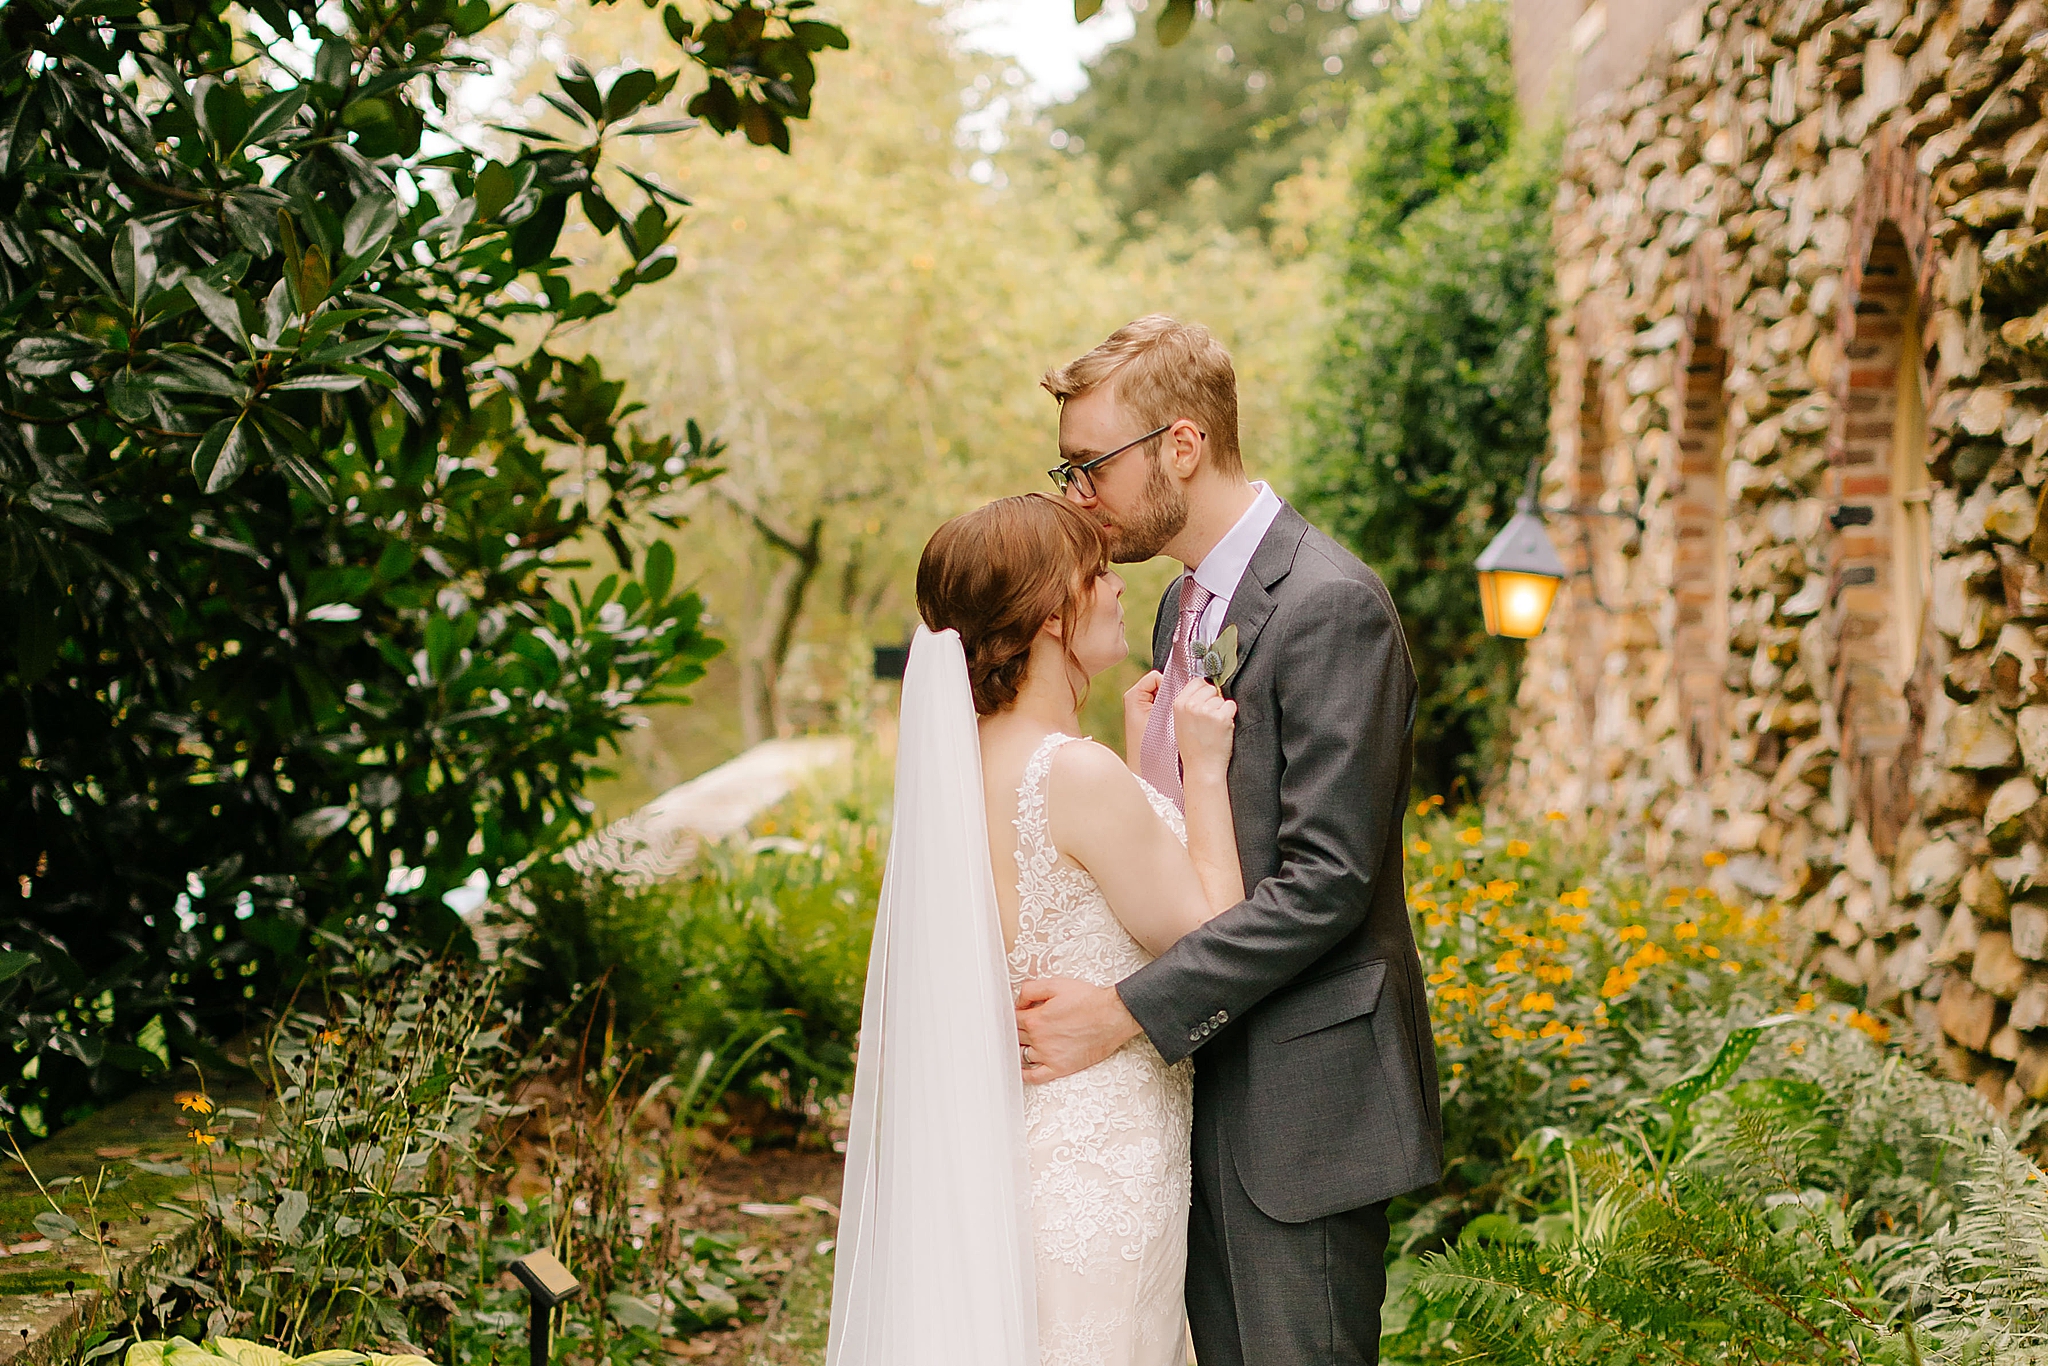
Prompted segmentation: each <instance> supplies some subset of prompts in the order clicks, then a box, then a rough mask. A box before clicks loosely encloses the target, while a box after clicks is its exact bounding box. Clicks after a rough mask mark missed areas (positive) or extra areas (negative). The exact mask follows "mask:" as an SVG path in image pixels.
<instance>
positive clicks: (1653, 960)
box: [1384, 803, 2048, 1363]
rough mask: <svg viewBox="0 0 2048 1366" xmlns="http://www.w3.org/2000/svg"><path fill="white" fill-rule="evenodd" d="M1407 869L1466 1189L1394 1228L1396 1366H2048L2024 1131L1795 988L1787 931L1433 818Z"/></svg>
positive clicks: (1450, 1142) (1419, 835)
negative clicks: (1909, 1364) (1507, 1365)
mask: <svg viewBox="0 0 2048 1366" xmlns="http://www.w3.org/2000/svg"><path fill="white" fill-rule="evenodd" d="M1408 854H1409V879H1410V886H1409V897H1410V906H1411V910H1412V912H1413V915H1414V919H1415V927H1416V934H1417V942H1418V947H1419V949H1420V951H1421V954H1422V957H1423V959H1424V965H1425V967H1426V968H1428V969H1429V970H1430V972H1429V981H1430V984H1431V987H1432V993H1433V994H1432V1015H1433V1018H1434V1020H1435V1025H1436V1031H1437V1046H1438V1058H1439V1062H1440V1064H1441V1069H1442V1083H1443V1091H1444V1100H1445V1127H1446V1139H1447V1146H1448V1148H1449V1156H1450V1168H1449V1171H1448V1173H1447V1175H1446V1177H1445V1180H1444V1181H1443V1183H1442V1184H1441V1186H1440V1187H1439V1188H1438V1190H1437V1191H1435V1192H1433V1193H1426V1194H1427V1195H1428V1198H1427V1199H1424V1200H1417V1201H1410V1202H1405V1204H1404V1206H1403V1207H1402V1208H1401V1209H1399V1210H1398V1211H1397V1217H1398V1218H1399V1223H1398V1225H1397V1230H1396V1238H1395V1247H1394V1252H1395V1261H1394V1265H1393V1267H1392V1271H1391V1277H1390V1279H1391V1281H1392V1283H1393V1285H1394V1287H1395V1293H1394V1295H1393V1296H1392V1298H1391V1301H1390V1304H1389V1311H1388V1315H1387V1320H1386V1325H1385V1326H1386V1330H1387V1334H1388V1336H1387V1340H1386V1342H1385V1344H1384V1347H1385V1352H1386V1356H1387V1358H1388V1359H1389V1360H1397V1361H1415V1362H1420V1361H1450V1360H1461V1361H1469V1360H1485V1361H1500V1362H1516V1363H1520V1362H1528V1363H1535V1362H1554V1361H1567V1360H1569V1361H1615V1362H1620V1361H1628V1362H1633V1363H1642V1362H1672V1363H1683V1362H1704V1361H1709V1360H1712V1361H1721V1360H1739V1361H1755V1362H1792V1361H1800V1362H1808V1361H1842V1362H1862V1361H1872V1362H1875V1361H1900V1362H1905V1361H1914V1362H1919V1361H1927V1362H1962V1361H1978V1360H1983V1361H2017V1360H2026V1359H2032V1358H2031V1357H2029V1356H2027V1353H2029V1352H2036V1353H2037V1352H2039V1351H2040V1350H2041V1349H2042V1348H2043V1347H2044V1346H2048V1294H2044V1287H2048V1242H2044V1240H2043V1238H2042V1236H2041V1235H2042V1233H2043V1231H2044V1230H2048V1196H2044V1193H2043V1190H2042V1182H2041V1180H2040V1170H2039V1168H2038V1167H2036V1166H2035V1164H2034V1163H2033V1161H2032V1160H2031V1159H2030V1158H2028V1157H2027V1156H2026V1155H2025V1154H2024V1153H2023V1152H2022V1151H2021V1148H2020V1146H2019V1145H2020V1143H2021V1142H2022V1141H2023V1140H2024V1139H2026V1138H2027V1137H2028V1136H2029V1135H2030V1134H2031V1133H2032V1131H2033V1129H2034V1125H2035V1120H2034V1118H2033V1117H2032V1116H2022V1117H2019V1119H2018V1120H2017V1122H2016V1123H2015V1124H2013V1125H2011V1126H2008V1124H2007V1123H2006V1122H2005V1121H2003V1120H2001V1118H2000V1117H1999V1116H1997V1115H1996V1114H1994V1113H1993V1112H1992V1110H1991V1109H1990V1108H1989V1107H1988V1106H1987V1105H1986V1104H1985V1102H1984V1101H1983V1100H1982V1098H1980V1097H1979V1096H1978V1095H1977V1094H1976V1093H1975V1092H1974V1091H1971V1090H1970V1089H1969V1088H1967V1087H1964V1086H1961V1085H1958V1084H1955V1083H1952V1082H1948V1081H1943V1080H1939V1079H1937V1078H1936V1077H1934V1076H1933V1075H1931V1073H1930V1072H1929V1071H1928V1070H1927V1064H1928V1062H1929V1059H1928V1058H1926V1057H1924V1056H1922V1055H1920V1054H1918V1053H1917V1052H1916V1051H1915V1046H1914V1041H1912V1040H1910V1039H1908V1038H1905V1037H1904V1036H1903V1033H1902V1030H1903V1027H1902V1026H1901V1025H1899V1024H1898V1023H1897V1022H1895V1021H1887V1020H1885V1019H1881V1018H1879V1017H1878V1016H1876V1015H1873V1014H1870V1013H1867V1012H1865V1011H1863V1010H1860V1009H1857V1008H1856V1007H1855V1006H1854V1005H1853V1004H1851V1003H1837V1002H1829V1001H1825V1000H1819V999H1816V997H1815V996H1814V995H1813V994H1811V993H1809V992H1807V991H1805V990H1803V989H1802V988H1801V985H1800V983H1799V981H1798V980H1797V979H1796V976H1795V974H1794V972H1793V971H1792V970H1791V969H1790V968H1789V967H1788V966H1787V964H1788V963H1790V962H1792V961H1794V960H1795V959H1796V954H1797V946H1796V944H1790V943H1787V942H1786V939H1785V937H1784V933H1783V927H1782V926H1781V924H1780V922H1779V918H1778V916H1777V914H1776V912H1775V910H1774V908H1770V907H1763V908H1751V907H1744V906H1735V905H1730V904H1728V903H1725V902H1723V901H1722V900H1720V898H1719V897H1717V896H1716V895H1715V893H1714V892H1713V890H1712V889H1711V888H1710V887H1708V886H1704V885H1682V884H1678V883H1674V882H1672V881H1670V880H1668V879H1663V880H1654V881H1653V880H1651V879H1648V878H1645V877H1642V876H1640V875H1639V874H1634V873H1631V872H1629V871H1628V870H1626V869H1623V868H1618V867H1615V866H1613V865H1612V864H1610V863H1607V862H1606V861H1604V860H1601V859H1600V858H1598V857H1596V856H1594V854H1593V853H1592V851H1590V850H1588V849H1586V848H1583V847H1578V846H1575V845H1574V844H1573V843H1572V842H1571V841H1569V840H1567V839H1566V838H1564V837H1562V836H1561V835H1558V834H1556V833H1552V832H1550V831H1528V830H1516V829H1503V828H1499V827H1495V826H1489V825H1487V824H1485V823H1482V822H1481V821H1480V820H1479V819H1478V818H1477V817H1476V816H1473V815H1465V816H1460V817H1457V818H1450V817H1446V816H1445V815H1444V814H1442V812H1441V810H1440V809H1438V807H1437V806H1436V805H1435V804H1433V803H1424V804H1423V805H1422V808H1421V809H1420V810H1419V811H1418V814H1417V819H1416V821H1415V822H1414V823H1413V830H1412V833H1411V836H1410V843H1409V846H1408ZM1718 862H1719V858H1718V856H1716V855H1713V854H1709V855H1708V856H1707V859H1706V866H1704V867H1702V868H1701V869H1700V870H1699V872H1700V880H1701V881H1702V882H1706V881H1709V880H1710V874H1711V870H1712V868H1713V867H1714V866H1716V865H1717V864H1718Z"/></svg>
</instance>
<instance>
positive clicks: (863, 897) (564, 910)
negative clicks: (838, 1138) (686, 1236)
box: [515, 748, 889, 1128]
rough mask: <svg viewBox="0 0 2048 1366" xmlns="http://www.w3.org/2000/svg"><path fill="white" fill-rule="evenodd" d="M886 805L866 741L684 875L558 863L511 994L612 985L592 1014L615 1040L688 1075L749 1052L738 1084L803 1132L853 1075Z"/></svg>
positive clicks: (708, 851)
mask: <svg viewBox="0 0 2048 1366" xmlns="http://www.w3.org/2000/svg"><path fill="white" fill-rule="evenodd" d="M888 803H889V786H888V770H887V764H886V760H885V759H884V758H883V757H882V756H881V755H879V754H878V753H876V752H875V751H874V750H873V749H872V748H863V749H861V750H860V751H859V752H858V753H857V754H856V757H855V759H854V763H853V767H852V770H851V771H850V773H846V774H839V775H833V776H828V777H826V778H824V779H821V780H819V781H818V782H816V783H814V784H812V785H810V786H807V787H805V788H803V789H802V790H800V791H798V792H797V793H796V794H794V795H793V796H791V797H790V798H789V799H788V800H787V801H784V802H782V803H781V804H779V805H778V806H776V807H775V808H774V809H773V810H771V811H770V812H768V813H767V814H766V815H765V816H763V817H762V818H760V819H759V820H757V821H756V822H755V823H754V826H753V828H752V830H751V831H750V834H749V837H748V838H745V839H739V840H733V841H728V842H725V843H721V844H713V845H709V846H707V847H705V848H704V849H703V850H702V851H701V853H700V855H699V858H698V861H697V862H696V864H695V865H694V866H693V867H692V868H691V869H690V870H689V871H688V872H687V873H685V874H684V875H683V876H682V877H680V878H677V879H675V880H674V881H671V882H668V883H664V884H660V885H657V886H654V887H646V888H630V887H626V886H623V885H621V884H620V883H618V882H617V881H615V880H612V879H608V878H598V879H583V878H579V877H576V876H574V875H572V874H569V873H568V872H567V871H566V870H558V871H557V872H556V873H554V874H552V875H551V877H552V878H553V882H552V884H551V894H550V895H549V896H548V897H547V898H546V899H545V900H544V901H540V902H537V903H536V904H535V905H534V906H533V907H532V908H531V910H530V912H529V913H528V915H527V917H526V926H525V930H526V937H525V938H524V939H523V940H522V941H521V946H520V948H519V950H518V956H519V958H520V960H521V964H522V966H521V967H520V968H519V969H517V972H516V986H515V990H516V991H517V992H518V993H519V994H520V998H521V999H522V1000H525V1001H528V1002H546V1001H560V1000H563V999H566V998H567V997H568V996H569V995H570V994H572V993H573V992H574V991H575V990H576V989H577V987H578V985H579V984H596V983H602V987H603V991H602V995H601V997H599V998H592V1001H591V1007H592V1008H597V1009H602V1010H603V1011H605V1012H606V1019H607V1021H608V1025H609V1027H610V1028H611V1029H612V1030H614V1031H615V1032H616V1033H617V1034H618V1035H619V1036H620V1037H621V1038H623V1039H625V1040H627V1041H629V1042H630V1043H631V1044H632V1046H634V1047H637V1048H646V1049H651V1050H652V1051H653V1056H654V1057H655V1058H657V1059H660V1060H663V1061H662V1062H661V1064H660V1065H661V1066H664V1067H668V1068H669V1069H671V1070H672V1072H673V1073H674V1074H675V1075H676V1076H678V1077H682V1078H688V1077H691V1076H693V1075H695V1074H696V1073H697V1072H698V1071H699V1070H700V1069H705V1068H709V1069H711V1071H710V1075H711V1076H712V1077H713V1078H714V1079H716V1078H719V1077H722V1076H723V1075H724V1074H725V1072H726V1071H727V1070H728V1069H729V1068H730V1067H732V1066H733V1065H734V1064H735V1062H736V1061H737V1060H738V1059H740V1058H742V1057H743V1056H744V1057H746V1058H747V1059H748V1062H747V1065H746V1067H745V1068H744V1069H743V1070H742V1071H741V1072H740V1073H738V1074H736V1076H735V1078H734V1080H735V1081H736V1082H737V1083H738V1084H739V1086H740V1088H741V1089H743V1090H747V1091H751V1092H753V1093H755V1094H756V1095H757V1096H758V1097H759V1098H760V1099H763V1100H766V1101H767V1102H768V1103H769V1104H770V1105H771V1106H772V1107H773V1109H774V1110H775V1111H778V1112H780V1114H781V1115H782V1116H783V1120H782V1123H783V1125H784V1126H785V1127H794V1128H801V1127H802V1126H803V1125H804V1124H806V1123H808V1122H810V1121H813V1120H815V1119H817V1118H818V1117H819V1115H820V1113H821V1111H820V1107H821V1105H822V1104H823V1103H824V1102H828V1101H830V1100H832V1099H833V1098H835V1097H837V1096H839V1095H842V1094H844V1093H845V1092H846V1091H848V1090H849V1089H850V1088H851V1087H852V1084H853V1047H854V1041H855V1035H856V1034H857V1033H858V1032H859V1029H860V1005H861V992H862V990H863V988H864V986H865V983H866V979H867V955H868V942H869V938H870V936H871V935H872V933H873V929H874V916H875V905H876V902H877V901H878V900H879V898H880V896H881V884H882V869H883V865H884V862H885V860H886V856H887V851H888V828H887V818H888ZM600 1002H601V1004H600ZM529 1008H531V1007H529ZM707 1060H708V1061H707ZM718 1091H719V1088H717V1087H715V1086H714V1087H713V1088H712V1093H711V1094H708V1095H706V1096H704V1097H703V1099H704V1100H705V1101H706V1103H710V1104H715V1103H717V1102H718V1101H719V1100H720V1099H722V1096H721V1095H720V1094H719V1093H718Z"/></svg>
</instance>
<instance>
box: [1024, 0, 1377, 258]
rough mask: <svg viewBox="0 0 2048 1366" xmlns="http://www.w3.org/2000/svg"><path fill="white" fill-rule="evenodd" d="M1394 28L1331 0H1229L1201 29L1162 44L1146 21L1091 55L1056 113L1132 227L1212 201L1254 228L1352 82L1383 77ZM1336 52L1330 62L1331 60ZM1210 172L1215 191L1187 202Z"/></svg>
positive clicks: (1236, 226)
mask: <svg viewBox="0 0 2048 1366" xmlns="http://www.w3.org/2000/svg"><path fill="white" fill-rule="evenodd" d="M1394 27H1395V25H1394V22H1393V20H1391V19H1389V18H1388V17H1386V16H1385V15H1376V16H1371V17H1368V18H1365V19H1353V18H1352V17H1351V16H1350V15H1349V14H1347V13H1346V12H1345V10H1344V8H1343V7H1342V6H1341V5H1338V4H1336V3H1334V0H1303V3H1299V4H1292V5H1278V4H1256V5H1246V4H1230V5H1226V6H1224V7H1222V8H1221V9H1220V10H1219V11H1218V13H1217V17H1216V20H1215V22H1214V23H1213V24H1207V25H1204V27H1203V28H1202V31H1201V33H1200V35H1199V38H1200V41H1198V42H1191V43H1186V44H1182V45H1179V46H1174V47H1170V48H1166V47H1162V45H1161V43H1160V41H1159V38H1158V36H1157V34H1156V32H1155V31H1154V30H1153V29H1152V28H1151V27H1150V26H1144V27H1140V28H1139V30H1138V32H1137V33H1136V34H1135V35H1133V36H1132V37H1131V38H1129V39H1126V40H1125V41H1123V42H1120V43H1117V44H1115V45H1114V46H1112V47H1110V48H1108V49H1107V50H1106V51H1104V52H1103V54H1102V55H1101V56H1100V57H1098V58H1097V59H1096V60H1095V62H1094V64H1093V66H1092V68H1091V70H1090V72H1089V80H1088V88H1087V89H1086V90H1085V91H1083V92H1082V93H1081V94H1080V95H1079V96H1078V97H1077V98H1076V99H1075V100H1074V101H1073V102H1072V103H1071V104H1068V105H1067V106H1065V107H1064V108H1062V109H1061V110H1059V111H1058V115H1057V116H1058V118H1059V122H1060V126H1061V127H1062V128H1064V129H1065V130H1066V131H1067V132H1068V133H1070V134H1072V135H1074V136H1077V137H1079V138H1080V139H1081V140H1082V142H1083V144H1084V146H1085V148H1086V150H1088V151H1089V152H1092V153H1094V154H1095V156H1096V158H1097V159H1098V160H1099V162H1100V164H1101V166H1102V170H1103V184H1104V186H1105V188H1106V189H1107V190H1108V191H1109V194H1110V196H1111V198H1112V200H1113V201H1114V203H1115V204H1116V207H1117V213H1118V216H1119V217H1121V218H1122V220H1123V222H1124V225H1125V227H1126V228H1127V229H1129V230H1131V231H1134V232H1139V231H1144V230H1145V229H1147V228H1148V227H1150V226H1153V225H1156V224H1157V223H1159V222H1161V221H1178V220H1187V219H1189V218H1191V217H1196V216H1205V215H1210V214H1213V216H1214V221H1216V222H1219V223H1221V224H1222V225H1223V226H1225V227H1228V228H1231V229H1233V230H1236V231H1258V230H1261V229H1262V228H1263V227H1264V226H1265V224H1264V219H1263V212H1264V210H1265V207H1266V204H1267V202H1268V201H1269V200H1270V199H1271V198H1272V194H1273V187H1274V185H1276V184H1277V183H1278V182H1279V181H1280V180H1282V179H1283V178H1284V177H1286V176H1289V175H1292V174H1293V173H1294V172H1295V171H1297V170H1299V169H1300V168H1301V163H1302V161H1303V159H1304V158H1306V157H1310V156H1314V155H1317V154H1318V153H1320V152H1322V151H1323V150H1325V149H1327V148H1328V147H1329V145H1330V143H1331V141H1332V139H1334V138H1335V137H1336V136H1337V134H1338V133H1339V131H1340V130H1341V128H1342V126H1343V121H1344V115H1345V111H1346V109H1347V107H1348V106H1349V104H1350V102H1351V99H1352V97H1353V95H1354V93H1355V92H1356V91H1357V90H1358V89H1359V88H1360V87H1361V86H1370V85H1371V84H1373V83H1374V82H1376V81H1377V80H1378V79H1379V78H1380V68H1379V66H1378V65H1376V62H1377V61H1378V59H1379V58H1380V57H1381V56H1382V54H1383V50H1384V45H1385V43H1386V42H1387V39H1388V38H1389V36H1390V35H1391V34H1392V32H1393V29H1394ZM1226 48H1227V49H1228V50H1229V54H1230V55H1229V57H1228V58H1227V59H1226V58H1224V57H1223V55H1222V50H1223V49H1226ZM1331 57H1335V58H1336V59H1337V61H1338V62H1339V63H1340V64H1341V65H1340V69H1339V71H1338V72H1336V73H1330V72H1327V71H1326V70H1325V65H1324V64H1325V62H1326V61H1327V60H1328V59H1329V58H1331ZM1254 85H1256V86H1257V87H1258V88H1257V89H1253V88H1252V87H1253V86H1254ZM1204 176H1210V177H1214V180H1215V197H1214V200H1213V202H1207V203H1202V204H1195V203H1191V202H1190V199H1189V193H1190V191H1191V189H1192V188H1193V187H1194V184H1195V182H1196V181H1197V180H1198V179H1200V178H1201V177H1204Z"/></svg>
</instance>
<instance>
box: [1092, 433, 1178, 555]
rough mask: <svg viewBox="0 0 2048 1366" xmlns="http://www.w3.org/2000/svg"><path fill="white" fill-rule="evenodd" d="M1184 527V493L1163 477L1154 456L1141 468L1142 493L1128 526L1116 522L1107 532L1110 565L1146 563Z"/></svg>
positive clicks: (1161, 465) (1162, 465) (1163, 465)
mask: <svg viewBox="0 0 2048 1366" xmlns="http://www.w3.org/2000/svg"><path fill="white" fill-rule="evenodd" d="M1187 524H1188V498H1187V493H1186V491H1185V490H1183V489H1182V488H1181V486H1180V485H1179V484H1178V483H1176V482H1175V481H1174V479H1173V478H1172V477H1171V476H1170V475H1168V474H1167V472H1166V462H1165V461H1163V460H1161V459H1160V458H1159V457H1158V456H1157V455H1154V456H1153V457H1152V459H1151V460H1150V461H1149V462H1147V464H1146V466H1145V489H1144V492H1143V493H1142V494H1141V495H1140V499H1139V503H1138V508H1137V511H1135V512H1134V513H1132V514H1131V517H1130V520H1129V521H1128V522H1120V523H1118V524H1117V525H1116V526H1115V527H1113V528H1111V530H1110V535H1109V558H1110V561H1111V562H1112V563H1114V564H1137V563H1138V562H1140V561H1142V560H1149V559H1151V558H1152V557H1153V556H1154V555H1157V554H1158V553H1159V552H1160V551H1161V550H1163V549H1164V548H1165V547H1166V543H1167V542H1168V541H1170V540H1172V539H1173V538H1174V537H1176V536H1178V535H1180V529H1181V528H1182V527H1184V526H1186V525H1187Z"/></svg>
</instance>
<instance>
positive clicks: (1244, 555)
mask: <svg viewBox="0 0 2048 1366" xmlns="http://www.w3.org/2000/svg"><path fill="white" fill-rule="evenodd" d="M1252 487H1253V488H1255V489H1257V490H1258V491H1259V495H1258V497H1256V498H1254V499H1252V505H1251V506H1250V507H1248V508H1246V509H1245V510H1244V515H1243V516H1241V517H1239V518H1238V519H1237V525H1236V526H1233V527H1232V528H1230V530H1228V531H1226V532H1224V533H1223V539H1222V540H1220V541H1218V542H1216V545H1215V547H1214V548H1213V549H1211V550H1210V551H1209V553H1208V554H1207V555H1204V556H1203V557H1202V563H1201V566H1200V567H1199V568H1197V569H1195V570H1194V571H1193V575H1194V580H1195V582H1196V583H1199V584H1200V585H1202V587H1204V588H1206V589H1208V590H1209V591H1210V592H1211V593H1213V594H1214V595H1215V596H1217V597H1219V598H1229V597H1231V596H1232V595H1233V594H1235V593H1236V592H1237V585H1238V582H1239V581H1240V580H1241V579H1243V578H1244V571H1245V570H1246V569H1248V568H1250V567H1251V562H1252V556H1253V555H1256V554H1257V553H1258V550H1259V542H1261V541H1263V540H1265V539H1266V533H1267V532H1268V531H1269V530H1271V529H1272V526H1273V519H1274V518H1275V517H1278V516H1279V515H1280V495H1279V494H1277V493H1275V492H1273V490H1272V489H1271V488H1270V487H1269V486H1268V485H1267V484H1266V482H1265V480H1263V479H1261V480H1259V481H1257V482H1255V483H1254V484H1253V485H1252Z"/></svg>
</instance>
